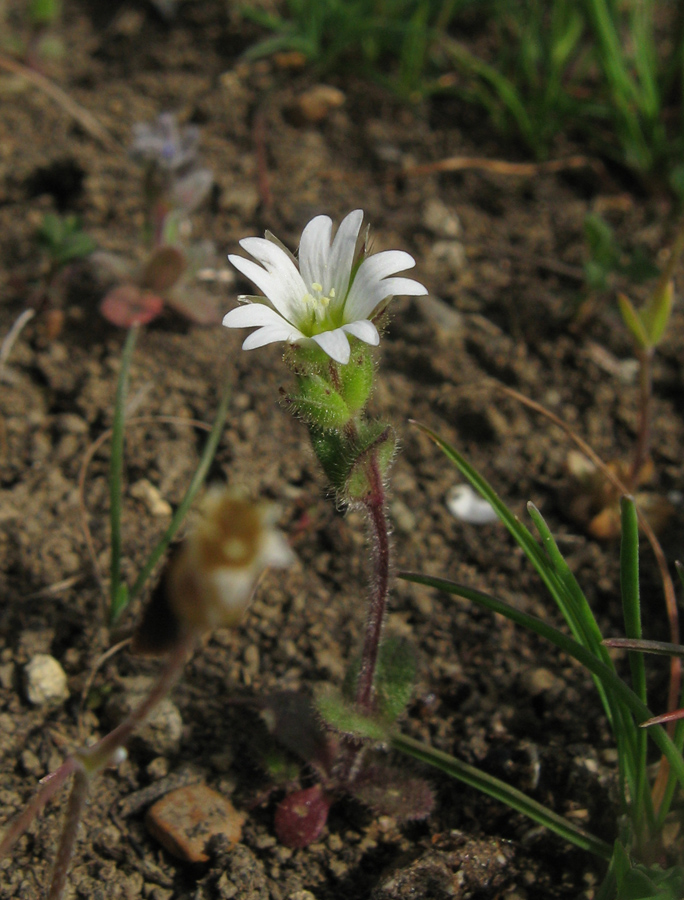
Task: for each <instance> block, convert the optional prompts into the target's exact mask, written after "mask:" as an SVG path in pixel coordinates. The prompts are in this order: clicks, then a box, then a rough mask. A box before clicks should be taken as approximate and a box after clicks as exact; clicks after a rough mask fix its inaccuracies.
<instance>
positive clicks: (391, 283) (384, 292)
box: [223, 210, 432, 846]
mask: <svg viewBox="0 0 684 900" xmlns="http://www.w3.org/2000/svg"><path fill="white" fill-rule="evenodd" d="M362 222H363V212H362V211H361V210H354V211H353V212H351V213H349V215H348V216H346V218H345V219H343V221H342V222H341V224H340V226H339V228H338V229H337V232H336V234H335V236H334V239H333V232H332V228H333V224H332V221H331V220H330V219H329V218H328V217H327V216H317V217H316V218H314V219H312V220H311V222H309V224H308V225H307V226H306V228H305V229H304V231H303V233H302V237H301V241H300V245H299V259H298V260H297V259H295V257H294V256H293V255H292V254H291V253H290V252H289V251H288V250H287V249H286V248H285V247H284V246H283V245H282V244H281V243H280V242H279V241H277V240H276V239H275V238H274V237H273V236H272V235H270V234H268V233H267V235H266V237H265V238H255V237H253V238H245V239H244V240H242V241H241V242H240V244H241V246H242V248H243V249H244V250H246V251H247V253H249V254H250V255H251V256H252V257H253V258H254V260H256V262H254V261H253V260H250V259H245V258H244V257H242V256H231V257H230V261H231V262H232V263H233V265H234V266H235V267H236V268H237V269H238V270H239V271H240V272H241V273H242V274H243V275H245V276H246V277H247V278H248V279H249V280H250V281H252V282H253V283H254V284H255V285H256V286H257V288H258V289H259V290H260V291H261V292H262V295H263V296H257V297H254V296H243V297H240V300H241V301H242V305H241V306H239V307H237V308H236V309H233V310H231V312H229V313H228V315H227V316H226V317H225V318H224V320H223V324H224V325H226V326H228V327H229V328H242V327H249V326H255V327H256V328H257V330H256V331H254V332H252V333H251V334H250V335H249V336H248V337H247V338H246V340H245V341H244V343H243V349H245V350H251V349H253V348H257V347H261V346H263V345H265V344H270V343H273V342H277V341H285V342H287V344H288V346H287V349H286V351H285V355H284V359H285V362H286V364H287V365H288V366H289V368H290V369H291V370H292V372H293V374H294V376H295V385H296V386H295V389H294V390H292V391H291V392H290V393H289V394H287V395H286V396H285V403H286V405H287V406H288V407H289V409H290V410H291V411H292V412H293V414H294V415H295V416H297V417H298V418H300V419H301V420H302V421H303V422H304V423H305V425H306V426H307V428H308V430H309V435H310V438H311V444H312V446H313V449H314V452H315V454H316V457H317V458H318V461H319V462H320V464H321V466H322V468H323V471H324V473H325V475H326V477H327V479H328V481H329V482H330V485H331V487H332V488H333V490H334V492H335V497H336V500H337V503H338V504H340V505H341V506H344V507H347V508H349V507H356V508H360V509H362V510H363V511H364V512H365V514H366V518H367V521H368V528H369V532H370V539H371V555H372V559H373V575H372V578H371V583H370V591H369V598H368V609H367V618H366V628H365V635H364V639H363V646H362V649H361V654H360V660H359V661H358V662H357V663H354V664H353V665H352V667H351V669H350V673H349V677H348V679H347V684H346V686H345V690H344V692H343V693H339V694H333V693H328V694H325V695H323V696H322V697H319V698H318V700H317V709H318V712H319V714H320V715H321V716H322V717H323V719H324V720H325V721H326V723H327V724H328V726H329V732H328V733H327V734H325V733H319V734H317V736H316V740H313V741H312V740H310V741H304V740H303V739H302V742H301V744H300V748H299V749H300V753H301V747H302V746H304V745H308V744H310V745H312V746H314V747H315V748H316V750H315V753H314V754H313V758H309V759H307V761H308V762H309V763H310V764H312V765H313V766H314V768H315V769H316V771H317V773H318V775H319V782H318V783H317V784H316V785H315V786H314V787H313V788H306V789H302V790H298V791H295V792H293V793H291V794H289V795H288V796H287V797H286V798H285V799H284V800H283V801H282V803H281V804H280V806H279V808H278V812H277V813H276V829H277V831H278V833H279V836H280V837H281V839H282V840H283V841H284V842H285V843H287V844H289V845H290V846H305V845H306V844H309V843H311V842H312V841H313V840H315V839H316V837H317V836H318V834H320V831H321V829H322V828H323V826H324V825H325V821H326V819H327V813H328V809H329V807H330V804H331V802H332V801H333V800H334V799H335V797H336V796H337V795H338V794H340V793H345V792H346V793H351V794H353V795H354V796H356V797H357V798H358V799H360V800H362V801H364V802H366V803H367V804H368V805H370V806H371V807H373V808H374V809H376V810H379V811H385V812H391V813H393V814H395V815H397V816H399V817H400V818H401V817H404V818H411V817H420V816H424V815H427V813H428V812H429V809H430V807H431V805H432V799H431V794H430V791H429V789H428V787H427V785H425V784H424V783H423V782H422V781H420V780H419V779H410V778H408V777H407V776H405V775H403V773H400V772H397V771H395V770H391V769H390V767H389V766H388V765H387V764H386V762H385V760H384V758H383V756H382V755H381V754H378V753H376V752H374V745H377V744H378V743H380V742H382V741H383V740H384V739H385V737H386V735H387V733H388V730H389V728H390V726H391V725H392V723H393V722H394V720H395V719H396V718H397V717H398V716H399V714H400V713H401V712H402V711H403V710H404V708H405V706H406V704H407V703H408V701H409V698H410V693H411V686H412V680H413V674H414V664H413V659H412V654H411V651H410V650H409V648H408V647H407V646H406V645H405V644H404V643H403V642H399V641H392V640H388V641H383V624H384V620H385V615H386V609H387V602H388V595H389V589H390V526H389V522H388V518H387V507H386V500H385V497H386V488H385V482H386V479H387V475H388V471H389V468H390V464H391V462H392V459H393V457H394V454H395V448H396V439H395V435H394V430H393V429H392V427H391V425H389V424H387V423H385V422H380V421H374V420H372V419H370V418H369V416H368V414H367V410H366V407H367V404H368V400H369V398H370V395H371V391H372V389H373V379H374V374H375V364H374V360H373V357H372V351H371V347H373V346H376V345H377V344H378V343H379V340H380V337H379V329H381V328H382V324H383V322H384V320H385V311H386V308H387V305H388V303H389V301H390V299H391V298H392V297H393V296H394V295H414V296H419V295H421V294H425V293H427V291H426V289H425V288H424V287H423V285H422V284H419V283H418V282H417V281H413V280H412V279H410V278H406V277H402V276H400V275H399V274H398V273H400V272H403V271H405V270H406V269H409V268H412V267H413V266H414V265H415V261H414V260H413V258H412V257H411V256H409V254H408V253H405V252H403V251H401V250H385V251H383V252H380V253H376V254H369V251H368V232H367V231H366V232H365V233H364V234H362V232H361V226H362ZM292 705H293V709H297V710H298V711H299V713H300V714H301V704H296V703H293V704H292ZM304 720H306V721H307V722H309V723H310V725H311V727H314V725H315V722H316V719H315V717H312V716H304V717H303V719H302V723H301V725H300V727H301V728H302V729H304ZM288 727H289V728H291V725H288ZM307 727H308V726H307ZM279 731H284V727H283V728H282V729H279V728H278V727H277V726H276V728H275V732H276V734H278V732H279ZM319 731H320V729H319ZM397 788H398V789H397Z"/></svg>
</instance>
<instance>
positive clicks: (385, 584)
mask: <svg viewBox="0 0 684 900" xmlns="http://www.w3.org/2000/svg"><path fill="white" fill-rule="evenodd" d="M368 479H369V482H370V487H371V489H370V492H369V494H368V496H367V498H366V499H365V500H364V506H365V508H366V512H367V513H368V518H369V520H370V526H371V533H372V540H373V564H374V572H373V582H372V585H371V592H370V603H369V608H368V617H367V619H366V635H365V638H364V642H363V650H362V652H361V671H360V673H359V681H358V685H357V689H356V703H357V705H358V706H359V707H360V708H361V709H362V710H363V711H364V712H368V713H370V712H372V711H373V682H374V680H375V670H376V666H377V662H378V651H379V648H380V640H381V637H382V628H383V625H384V621H385V613H386V610H387V598H388V595H389V572H390V555H391V554H390V539H389V522H388V519H387V512H386V509H385V486H384V484H383V482H382V475H381V473H380V467H379V465H378V459H377V455H376V454H375V453H373V454H371V456H370V459H369V461H368Z"/></svg>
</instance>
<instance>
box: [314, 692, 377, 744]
mask: <svg viewBox="0 0 684 900" xmlns="http://www.w3.org/2000/svg"><path fill="white" fill-rule="evenodd" d="M315 706H316V709H317V710H318V712H319V715H320V716H321V717H322V719H323V721H324V722H325V723H326V724H327V725H329V726H330V727H331V728H332V729H334V730H335V731H338V732H340V733H341V734H346V735H349V736H350V737H354V738H359V739H361V740H364V739H365V740H369V741H385V740H387V738H388V737H389V723H388V722H386V721H384V720H383V719H381V718H380V717H376V716H368V715H365V714H364V713H362V712H359V711H358V709H356V707H355V706H354V704H353V703H350V702H349V701H348V700H345V698H344V697H343V696H342V694H341V693H340V692H339V691H336V690H327V691H324V692H323V693H321V694H320V696H318V697H317V698H316V700H315Z"/></svg>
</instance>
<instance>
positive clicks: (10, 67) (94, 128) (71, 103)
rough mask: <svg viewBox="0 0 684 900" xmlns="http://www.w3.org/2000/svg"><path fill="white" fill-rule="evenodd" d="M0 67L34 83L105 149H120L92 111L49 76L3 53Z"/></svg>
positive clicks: (0, 58) (0, 56) (0, 57)
mask: <svg viewBox="0 0 684 900" xmlns="http://www.w3.org/2000/svg"><path fill="white" fill-rule="evenodd" d="M0 69H4V70H5V71H6V72H11V73H12V74H13V75H19V76H20V77H21V78H25V79H26V80H27V81H29V82H30V83H31V84H32V85H34V87H37V88H38V89H39V90H41V91H42V92H43V93H44V94H47V95H48V97H50V98H51V99H52V100H54V101H55V102H56V103H58V104H59V105H60V106H61V107H62V109H63V110H64V111H65V112H67V113H69V115H70V116H71V117H72V118H74V119H76V121H77V122H78V123H79V125H80V126H81V127H82V128H83V130H84V131H85V132H86V133H87V134H89V135H90V136H91V137H93V138H95V139H96V140H98V141H100V143H101V144H103V145H104V146H105V147H106V148H107V149H109V150H121V147H120V146H119V144H118V143H117V142H116V141H115V140H114V138H113V137H112V136H111V135H110V134H109V132H108V131H106V130H105V129H104V128H103V127H102V125H100V123H99V122H98V121H97V119H96V118H95V116H93V115H92V113H89V112H88V110H86V109H84V108H83V107H82V106H79V104H78V103H76V101H75V100H72V99H71V97H70V96H69V95H68V94H67V93H65V91H63V90H62V89H61V88H59V87H57V85H56V84H54V82H52V81H50V79H49V78H46V77H45V75H41V74H40V72H36V70H35V69H31V68H29V67H28V66H24V65H22V64H21V63H20V62H17V60H15V59H10V58H9V57H7V56H5V55H4V54H2V55H0Z"/></svg>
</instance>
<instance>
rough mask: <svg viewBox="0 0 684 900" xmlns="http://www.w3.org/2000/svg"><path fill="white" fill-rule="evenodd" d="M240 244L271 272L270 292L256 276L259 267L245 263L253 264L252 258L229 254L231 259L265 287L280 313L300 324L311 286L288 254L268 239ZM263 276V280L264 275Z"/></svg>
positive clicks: (269, 273) (250, 239) (266, 292)
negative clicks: (305, 299) (247, 258)
mask: <svg viewBox="0 0 684 900" xmlns="http://www.w3.org/2000/svg"><path fill="white" fill-rule="evenodd" d="M240 246H241V247H242V248H243V249H244V250H246V251H247V252H248V253H249V254H250V255H251V256H253V257H254V259H256V260H257V262H259V263H261V265H262V266H263V267H264V269H265V270H266V273H267V275H268V276H271V277H270V278H269V279H268V282H267V283H268V284H269V290H270V293H269V291H267V290H265V288H264V287H263V286H262V284H261V283H260V282H259V281H256V280H255V278H254V275H255V274H256V273H255V269H256V271H257V272H258V271H259V267H258V266H255V265H254V263H251V264H250V265H247V266H245V263H248V264H249V260H244V259H243V258H242V257H240V256H237V257H229V259H230V261H231V262H232V263H233V265H234V266H235V267H236V268H237V269H239V270H240V271H241V272H242V274H243V275H246V276H247V277H248V278H249V279H250V280H251V281H254V283H255V284H256V285H257V286H258V287H259V288H261V290H262V291H263V292H264V294H266V296H267V297H268V299H269V300H270V301H271V302H272V303H273V305H274V306H275V308H276V309H277V310H278V312H279V313H282V315H284V316H285V318H286V319H288V320H289V321H291V322H294V323H295V324H296V323H297V322H298V321H299V320H300V319H301V316H302V314H303V312H304V311H305V308H304V307H303V299H304V295H305V294H306V293H307V291H308V288H307V287H306V286H305V285H304V282H303V281H302V276H301V275H300V274H299V272H298V271H297V267H296V266H295V264H294V263H293V262H292V260H291V259H290V257H289V256H288V254H287V253H286V252H285V251H284V250H281V248H280V247H279V246H278V245H277V244H274V243H273V242H272V241H268V240H266V238H244V239H243V240H242V241H240ZM252 267H253V268H252ZM261 279H262V282H263V276H261Z"/></svg>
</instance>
